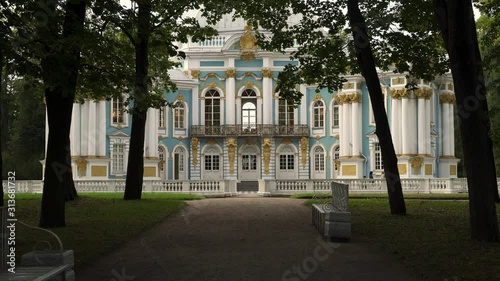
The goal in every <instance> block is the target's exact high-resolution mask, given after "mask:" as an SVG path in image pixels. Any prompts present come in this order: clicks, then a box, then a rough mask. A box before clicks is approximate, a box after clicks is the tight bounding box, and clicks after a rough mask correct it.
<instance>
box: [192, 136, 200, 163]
mask: <svg viewBox="0 0 500 281" xmlns="http://www.w3.org/2000/svg"><path fill="white" fill-rule="evenodd" d="M199 143H200V141H199V140H198V138H191V150H192V151H193V166H195V167H196V165H198V144H199Z"/></svg>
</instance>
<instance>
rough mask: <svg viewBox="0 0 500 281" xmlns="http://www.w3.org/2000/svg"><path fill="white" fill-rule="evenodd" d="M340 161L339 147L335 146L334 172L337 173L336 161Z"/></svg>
mask: <svg viewBox="0 0 500 281" xmlns="http://www.w3.org/2000/svg"><path fill="white" fill-rule="evenodd" d="M339 159H340V146H338V145H337V146H336V147H335V149H334V150H333V161H334V167H335V171H338V169H339V165H338V164H337V161H339Z"/></svg>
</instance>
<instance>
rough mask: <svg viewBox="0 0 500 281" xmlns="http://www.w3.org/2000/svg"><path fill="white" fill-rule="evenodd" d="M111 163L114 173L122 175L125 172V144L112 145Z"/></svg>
mask: <svg viewBox="0 0 500 281" xmlns="http://www.w3.org/2000/svg"><path fill="white" fill-rule="evenodd" d="M111 159H112V161H113V166H112V169H113V172H114V173H124V172H125V161H124V159H125V144H123V143H115V144H114V145H113V153H112V158H111Z"/></svg>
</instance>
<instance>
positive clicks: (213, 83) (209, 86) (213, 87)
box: [208, 82, 217, 89]
mask: <svg viewBox="0 0 500 281" xmlns="http://www.w3.org/2000/svg"><path fill="white" fill-rule="evenodd" d="M208 88H210V89H215V88H217V83H215V82H210V83H208Z"/></svg>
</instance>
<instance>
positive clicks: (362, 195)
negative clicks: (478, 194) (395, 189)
mask: <svg viewBox="0 0 500 281" xmlns="http://www.w3.org/2000/svg"><path fill="white" fill-rule="evenodd" d="M387 196H388V195H387V193H354V194H352V193H350V194H349V198H387ZM290 197H291V198H297V199H311V198H314V199H321V198H331V197H332V193H331V192H330V193H328V192H317V193H299V194H294V195H292V196H290ZM404 197H405V199H429V200H434V199H435V200H443V199H447V200H467V199H468V198H469V195H468V194H467V193H454V194H438V193H431V194H429V193H410V194H405V195H404Z"/></svg>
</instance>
